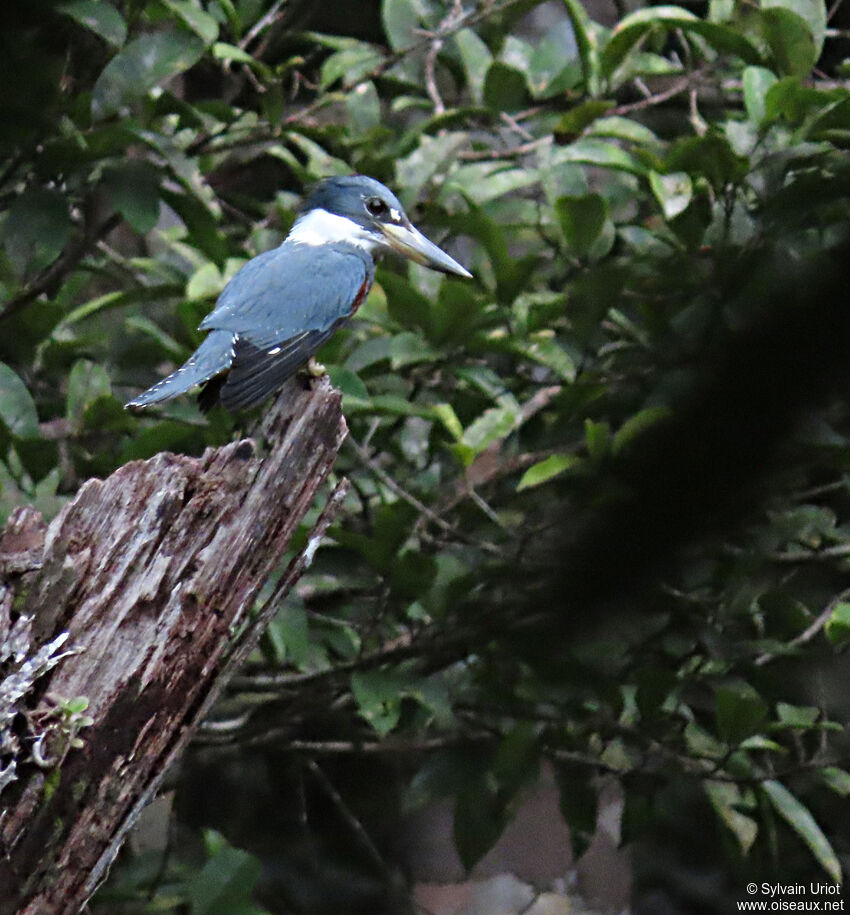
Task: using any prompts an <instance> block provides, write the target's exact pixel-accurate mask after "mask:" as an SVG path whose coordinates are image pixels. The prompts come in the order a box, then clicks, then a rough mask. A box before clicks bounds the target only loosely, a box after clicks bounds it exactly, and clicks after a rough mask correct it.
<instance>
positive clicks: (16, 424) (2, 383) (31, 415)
mask: <svg viewBox="0 0 850 915" xmlns="http://www.w3.org/2000/svg"><path fill="white" fill-rule="evenodd" d="M0 420H2V421H3V423H4V425H5V426H6V428H7V429H8V430H9V432H11V434H12V435H16V436H18V437H19V438H37V437H38V434H39V430H38V413H36V409H35V403H34V402H33V399H32V395H31V394H30V392H29V391H28V390H27V386H26V385H25V384H24V383H23V381H21V379H20V378H19V377H18V376H17V375H16V374H15V373H14V372H13V371H12V369H10V368H9V366H8V365H6V364H5V363H3V362H0Z"/></svg>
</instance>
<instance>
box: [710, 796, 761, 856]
mask: <svg viewBox="0 0 850 915" xmlns="http://www.w3.org/2000/svg"><path fill="white" fill-rule="evenodd" d="M703 785H704V787H705V793H706V794H707V795H708V799H709V800H710V801H711V806H712V807H713V808H714V812H715V813H716V814H717V815H718V817H720V819H721V821H722V822H723V823H724V824H725V825H726V826H727V827H728V828H729V830H730V831H731V832H732V835H734V836H735V838H736V839H737V840H738V844H739V845H740V846H741V851H742V852H743V853H744V854H746V853H747V852H748V851H749V850H750V849H751V848H752V845H753V842H755V840H756V836H757V835H758V823H756V821H755V820H754V819H752V817H748V816H746V815H745V814H743V813H741V812H740V810H739V809H738V808H739V807H740V806H741V804H742V800H743V798H742V795H741V789H740V788H739V787H738V786H737V785H735V784H732V783H730V782H718V781H705V782H703Z"/></svg>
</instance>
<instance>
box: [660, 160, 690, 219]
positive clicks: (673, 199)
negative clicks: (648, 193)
mask: <svg viewBox="0 0 850 915" xmlns="http://www.w3.org/2000/svg"><path fill="white" fill-rule="evenodd" d="M649 185H650V187H651V188H652V193H653V194H655V199H656V200H657V201H658V202H659V204H661V209H662V211H663V212H664V218H665V219H673V218H675V217H676V216H678V215H679V214H680V213H683V212H684V211H685V210H686V209H687V208H688V205H689V204H690V202H691V198H692V196H693V184H692V183H691V176H690V175H689V174H688V173H687V172H671V173H670V174H668V175H660V174H658V172H653V171H651V172H650V173H649Z"/></svg>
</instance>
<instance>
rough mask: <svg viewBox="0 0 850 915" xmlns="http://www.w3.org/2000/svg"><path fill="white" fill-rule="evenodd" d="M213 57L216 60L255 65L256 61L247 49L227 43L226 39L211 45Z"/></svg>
mask: <svg viewBox="0 0 850 915" xmlns="http://www.w3.org/2000/svg"><path fill="white" fill-rule="evenodd" d="M212 53H213V57H215V58H216V60H226V61H228V63H234V64H246V65H247V66H255V65H256V64H257V61H256V60H255V59H254V58H253V57H251V55H250V54H249V53H248V52H247V51H243V50H242V48H240V47H239V46H238V45H235V44H228V43H227V42H226V41H217V42H216V43H215V44H214V45H213V47H212Z"/></svg>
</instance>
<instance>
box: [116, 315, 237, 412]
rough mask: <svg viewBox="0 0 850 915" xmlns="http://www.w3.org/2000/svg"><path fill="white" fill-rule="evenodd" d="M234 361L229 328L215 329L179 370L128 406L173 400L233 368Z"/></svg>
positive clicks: (134, 399)
mask: <svg viewBox="0 0 850 915" xmlns="http://www.w3.org/2000/svg"><path fill="white" fill-rule="evenodd" d="M232 361H233V334H232V333H231V332H230V331H225V330H214V331H212V333H210V334H209V336H208V337H207V338H206V340H204V342H203V343H202V344H201V345H200V346H199V347H198V348H197V350H195V352H194V353H193V354H192V355H191V357H190V358H189V359H188V361H187V362H186V363H185V364H184V365H182V366H180V368H179V369H177V371H176V372H172V373H171V374H170V375H169V376H168V377H167V378H163V379H162V381H158V382H157V383H156V384H155V385H154V386H153V387H151V388H148V389H147V391H144V392H143V393H142V394H139V396H138V397H134V398H133V399H132V400H131V401H130V402H129V403H128V404H127V406H128V407H147V406H150V404H153V403H160V402H161V401H163V400H171V398H172V397H176V396H177V395H178V394H183V393H184V392H185V391H188V390H189V388H193V387H194V386H195V385H197V384H203V383H204V382H205V381H208V380H209V379H210V378H212V377H213V376H215V375H218V374H219V372H223V371H224V370H225V369H227V368H229V367H230V363H231V362H232Z"/></svg>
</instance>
